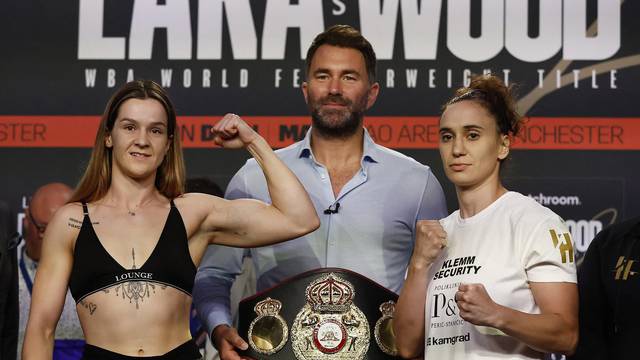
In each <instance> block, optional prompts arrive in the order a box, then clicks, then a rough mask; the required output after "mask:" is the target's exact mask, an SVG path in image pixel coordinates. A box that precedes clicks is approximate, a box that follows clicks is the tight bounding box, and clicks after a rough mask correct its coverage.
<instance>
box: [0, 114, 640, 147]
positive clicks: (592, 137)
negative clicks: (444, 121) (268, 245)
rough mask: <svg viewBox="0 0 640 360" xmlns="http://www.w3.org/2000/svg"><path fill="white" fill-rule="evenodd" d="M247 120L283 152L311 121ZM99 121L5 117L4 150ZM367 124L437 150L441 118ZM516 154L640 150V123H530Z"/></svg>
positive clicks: (83, 137)
mask: <svg viewBox="0 0 640 360" xmlns="http://www.w3.org/2000/svg"><path fill="white" fill-rule="evenodd" d="M220 118H221V117H220V116H182V117H179V118H178V123H179V125H180V133H181V136H182V140H183V146H184V147H185V148H209V147H214V145H213V141H212V138H211V134H210V129H211V126H212V124H215V122H216V121H218V120H219V119H220ZM245 120H247V122H249V123H250V124H251V125H252V126H254V128H255V129H256V130H257V131H258V132H259V133H260V134H261V135H262V136H264V137H265V138H266V139H267V141H269V143H270V144H271V145H272V146H273V147H284V146H287V145H289V144H291V143H293V142H294V141H295V140H296V139H299V138H301V136H303V135H304V132H305V131H306V130H307V129H308V126H309V124H310V120H309V117H308V116H247V117H245ZM99 122H100V117H99V116H0V147H26V148H30V147H33V148H41V147H49V148H56V147H63V148H68V147H79V148H87V147H91V146H93V141H94V138H95V134H96V129H97V127H98V124H99ZM365 125H366V127H367V129H368V130H369V133H370V134H371V136H372V137H373V138H374V139H375V140H376V142H378V143H379V144H381V145H384V146H387V147H390V148H396V149H435V148H437V146H438V118H437V117H395V116H394V117H392V116H387V117H377V116H370V117H367V118H366V120H365ZM514 148H516V149H549V150H640V118H573V117H572V118H547V117H535V118H527V120H526V122H525V125H524V126H523V129H522V132H521V134H520V135H519V136H518V137H517V138H516V139H515V142H514Z"/></svg>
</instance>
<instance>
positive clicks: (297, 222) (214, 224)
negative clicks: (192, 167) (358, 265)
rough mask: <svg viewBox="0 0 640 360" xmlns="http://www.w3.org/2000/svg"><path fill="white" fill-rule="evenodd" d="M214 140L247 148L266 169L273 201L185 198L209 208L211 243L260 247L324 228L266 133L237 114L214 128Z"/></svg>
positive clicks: (205, 227) (204, 226)
mask: <svg viewBox="0 0 640 360" xmlns="http://www.w3.org/2000/svg"><path fill="white" fill-rule="evenodd" d="M212 131H213V133H214V135H215V136H214V141H215V142H216V143H217V144H219V145H221V146H223V147H225V148H241V147H245V148H246V149H247V150H248V151H249V152H250V153H251V154H252V155H253V157H254V159H255V160H256V162H257V163H258V164H259V165H260V167H261V168H262V171H263V172H264V176H265V179H266V182H267V187H268V189H269V195H270V197H271V204H265V203H263V202H261V201H257V200H251V199H240V200H224V199H220V198H216V197H212V196H206V195H202V194H188V195H187V196H186V197H191V198H195V199H194V200H190V202H191V203H193V205H194V206H198V207H200V208H201V209H202V210H203V211H205V212H206V214H207V215H206V218H205V219H204V221H203V222H202V224H201V226H200V231H201V232H204V233H205V234H206V235H207V238H209V242H210V243H214V244H221V245H230V246H237V247H257V246H264V245H270V244H273V243H276V242H280V241H284V240H289V239H293V238H296V237H299V236H302V235H304V234H307V233H309V232H311V231H313V230H315V229H317V228H318V226H320V220H319V219H318V215H317V214H316V211H315V208H314V207H313V204H312V203H311V200H310V199H309V195H308V194H307V192H306V191H305V189H304V187H303V186H302V184H300V181H298V178H297V177H296V176H295V175H294V174H293V173H292V172H291V170H289V168H287V166H286V165H285V164H284V163H283V162H282V161H280V159H279V158H278V157H277V156H276V154H275V153H274V152H273V150H272V149H271V147H270V146H269V144H268V143H267V142H266V141H265V139H264V138H262V136H260V135H259V134H258V133H256V132H255V131H254V130H253V129H252V128H251V127H249V126H248V125H247V124H246V123H245V122H244V121H243V120H242V119H240V117H238V116H237V115H233V114H228V115H225V117H224V118H223V119H222V120H221V121H220V122H219V123H218V124H216V125H215V127H214V128H213V130H212Z"/></svg>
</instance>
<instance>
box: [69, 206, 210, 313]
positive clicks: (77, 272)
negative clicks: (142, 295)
mask: <svg viewBox="0 0 640 360" xmlns="http://www.w3.org/2000/svg"><path fill="white" fill-rule="evenodd" d="M82 209H83V211H84V219H83V220H82V227H81V228H80V233H79V234H78V238H77V240H76V246H75V249H74V252H73V259H74V260H73V268H72V269H71V277H70V279H69V289H70V290H71V295H72V296H73V298H74V300H75V301H76V303H78V302H80V301H81V300H82V299H84V298H85V297H87V296H89V295H91V294H93V293H95V292H97V291H100V290H103V289H106V288H108V287H111V286H114V285H117V284H120V283H124V282H129V281H147V282H154V283H159V284H163V285H168V286H171V287H173V288H175V289H178V290H180V291H183V292H185V293H186V294H187V295H189V296H191V292H192V290H193V282H194V278H195V275H196V270H197V268H196V266H195V265H194V264H193V260H192V259H191V255H190V254H189V244H188V239H187V231H186V229H185V226H184V222H183V221H182V217H181V216H180V212H179V211H178V209H177V208H176V206H175V204H174V203H173V200H172V201H171V210H169V215H168V216H167V220H166V222H165V225H164V228H163V229H162V234H160V239H159V240H158V243H157V244H156V247H155V248H154V249H153V251H152V252H151V256H149V259H148V260H147V261H146V262H145V263H144V264H143V265H142V266H141V267H140V268H137V269H125V268H124V267H122V265H120V264H119V263H118V262H117V261H116V260H115V259H114V258H113V257H112V256H111V255H110V254H109V253H108V252H107V249H105V248H104V247H103V246H102V243H100V240H99V239H98V236H97V235H96V232H95V230H94V229H93V225H92V224H91V219H90V218H89V211H88V209H87V204H86V203H83V204H82Z"/></svg>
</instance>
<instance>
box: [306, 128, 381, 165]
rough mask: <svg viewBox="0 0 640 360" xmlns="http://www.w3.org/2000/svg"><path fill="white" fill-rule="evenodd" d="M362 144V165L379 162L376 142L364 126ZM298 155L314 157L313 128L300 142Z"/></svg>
mask: <svg viewBox="0 0 640 360" xmlns="http://www.w3.org/2000/svg"><path fill="white" fill-rule="evenodd" d="M362 146H363V148H362V150H363V151H362V160H361V163H362V165H364V163H365V162H372V163H377V162H378V160H377V159H378V156H377V155H378V153H377V148H376V143H375V142H373V139H372V138H371V136H370V135H369V132H368V131H367V128H364V138H363V144H362ZM298 157H299V158H302V157H304V158H313V152H312V151H311V128H309V130H308V131H307V134H306V135H305V136H304V139H302V141H301V142H300V148H299V149H298Z"/></svg>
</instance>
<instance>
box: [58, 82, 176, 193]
mask: <svg viewBox="0 0 640 360" xmlns="http://www.w3.org/2000/svg"><path fill="white" fill-rule="evenodd" d="M129 99H154V100H157V101H158V102H160V104H162V106H163V107H164V110H165V112H166V113H167V130H168V131H167V135H168V136H169V141H170V142H171V145H170V146H169V151H168V152H167V155H166V157H165V159H164V160H163V161H162V164H160V167H159V168H158V170H157V173H156V182H155V185H156V188H157V189H158V190H159V191H160V193H162V194H163V195H164V196H166V197H167V198H169V199H173V198H176V197H178V196H180V195H182V194H183V193H184V184H185V169H184V158H183V156H182V146H181V143H180V134H179V133H177V131H176V130H177V129H178V127H177V124H176V112H175V109H174V107H173V104H172V103H171V100H169V96H168V95H167V93H166V91H165V90H164V89H163V88H162V87H161V86H160V85H158V84H157V83H155V82H153V81H151V80H138V81H132V82H129V83H127V84H125V85H124V86H123V87H122V88H120V89H119V90H118V91H117V92H116V93H115V94H113V96H112V97H111V99H109V102H108V103H107V107H106V109H105V111H104V114H103V115H102V120H101V121H100V126H99V128H98V133H97V135H96V141H95V144H94V145H93V151H92V152H91V158H90V160H89V165H87V169H86V170H85V172H84V175H83V176H82V178H81V179H80V182H79V183H78V186H77V187H76V189H75V191H74V193H73V195H72V196H71V199H70V200H69V202H93V201H97V200H100V199H102V198H103V197H104V196H105V195H106V194H107V191H108V190H109V186H111V166H112V165H111V161H112V159H111V156H112V154H111V148H107V146H106V144H105V139H106V137H107V136H108V135H109V134H111V131H112V130H113V125H114V124H115V121H116V118H117V117H118V111H119V109H120V106H121V105H122V104H123V103H124V102H125V101H126V100H129Z"/></svg>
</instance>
